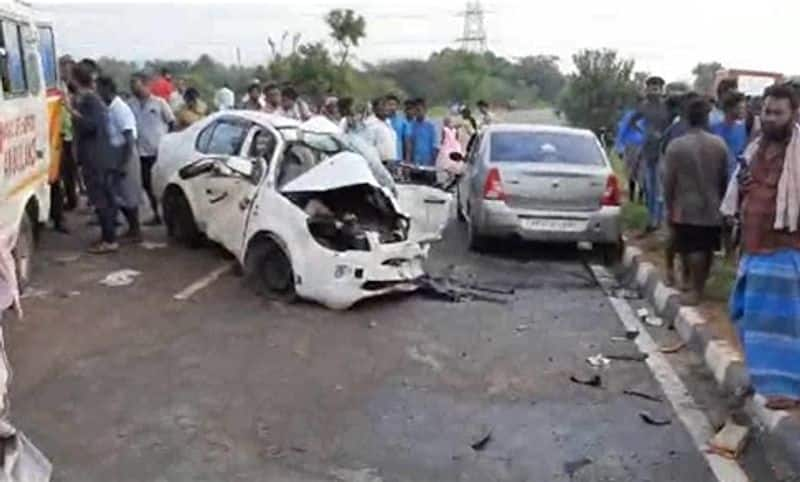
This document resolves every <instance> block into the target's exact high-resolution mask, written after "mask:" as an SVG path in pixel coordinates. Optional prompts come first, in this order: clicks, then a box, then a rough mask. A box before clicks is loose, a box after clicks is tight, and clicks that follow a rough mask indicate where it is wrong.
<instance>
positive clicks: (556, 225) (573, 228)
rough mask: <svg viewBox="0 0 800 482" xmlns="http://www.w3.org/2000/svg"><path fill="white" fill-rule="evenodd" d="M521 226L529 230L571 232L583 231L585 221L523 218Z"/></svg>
mask: <svg viewBox="0 0 800 482" xmlns="http://www.w3.org/2000/svg"><path fill="white" fill-rule="evenodd" d="M522 228H523V229H527V230H529V231H553V232H559V233H564V232H567V233H573V232H580V231H584V230H585V229H586V221H580V220H573V219H523V220H522Z"/></svg>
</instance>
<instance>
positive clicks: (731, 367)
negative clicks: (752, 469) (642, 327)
mask: <svg viewBox="0 0 800 482" xmlns="http://www.w3.org/2000/svg"><path fill="white" fill-rule="evenodd" d="M622 265H623V268H624V269H625V274H626V275H627V276H629V277H632V279H633V281H634V282H635V283H636V287H637V288H638V289H639V291H640V292H641V294H642V296H643V297H644V298H645V299H646V300H647V301H649V302H650V303H651V304H652V305H653V306H654V307H655V311H656V314H657V315H658V316H660V317H661V318H662V319H664V321H665V322H666V323H668V324H671V325H672V326H674V327H675V330H676V331H677V332H678V334H679V335H680V337H681V339H683V340H684V341H685V342H686V344H687V345H688V347H689V348H691V349H692V350H693V351H695V352H696V353H697V354H698V355H700V356H701V357H703V360H704V361H705V364H706V366H707V367H708V369H709V370H710V371H711V373H713V374H714V379H715V380H716V381H717V384H718V385H719V386H720V388H721V389H722V390H724V391H725V392H726V393H728V394H735V393H742V392H743V391H744V390H746V389H747V387H748V384H749V379H748V376H747V370H746V368H745V365H744V360H743V358H742V355H741V354H740V353H739V352H738V351H737V350H736V349H735V348H734V347H733V346H731V345H730V343H728V342H727V341H725V340H721V339H719V338H715V337H714V336H713V335H712V333H711V329H710V328H709V326H708V323H707V322H706V320H705V318H703V316H702V315H701V314H700V313H699V312H698V311H697V310H696V309H694V308H691V307H685V306H681V305H680V302H679V295H680V293H679V292H678V291H677V290H674V289H672V288H669V287H667V286H666V285H665V284H664V282H663V280H662V279H661V276H660V275H659V273H658V271H657V269H656V267H655V266H654V265H653V264H652V263H648V262H645V261H643V257H642V251H641V250H640V249H638V248H635V247H626V248H625V253H624V256H623V259H622ZM745 412H746V413H747V415H748V416H749V417H750V419H751V420H752V421H754V422H756V423H757V424H758V425H760V426H761V427H763V428H764V429H765V430H766V432H767V433H768V434H769V435H770V436H771V437H772V438H773V439H774V441H775V442H776V443H777V444H778V445H779V446H780V447H781V448H782V449H783V450H784V451H785V453H786V456H787V459H788V462H789V464H790V465H791V466H792V467H793V468H794V469H795V470H797V471H798V472H800V422H798V421H797V420H796V419H795V418H793V417H791V416H790V415H789V414H788V413H787V412H783V411H773V410H768V409H767V408H766V407H765V406H764V398H763V397H761V396H759V395H756V396H755V397H750V398H749V399H748V402H747V404H746V405H745Z"/></svg>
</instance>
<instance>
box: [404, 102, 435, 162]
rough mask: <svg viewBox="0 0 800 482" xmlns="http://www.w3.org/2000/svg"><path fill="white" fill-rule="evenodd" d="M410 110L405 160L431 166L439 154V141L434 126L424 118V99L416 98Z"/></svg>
mask: <svg viewBox="0 0 800 482" xmlns="http://www.w3.org/2000/svg"><path fill="white" fill-rule="evenodd" d="M412 112H413V114H414V116H413V118H414V120H413V121H412V122H411V124H410V126H409V136H408V140H407V141H406V161H408V162H411V163H414V164H416V165H417V166H424V167H433V166H434V165H436V156H437V155H438V154H439V142H438V136H437V135H436V126H435V125H433V122H431V121H429V120H428V119H426V118H425V114H426V106H425V99H417V100H416V101H415V102H414V108H413V111H412Z"/></svg>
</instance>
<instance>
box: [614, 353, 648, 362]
mask: <svg viewBox="0 0 800 482" xmlns="http://www.w3.org/2000/svg"><path fill="white" fill-rule="evenodd" d="M648 356H649V355H648V354H647V353H637V354H635V355H627V354H622V355H619V354H618V355H606V358H608V359H609V360H617V361H633V362H643V361H645V360H647V358H648Z"/></svg>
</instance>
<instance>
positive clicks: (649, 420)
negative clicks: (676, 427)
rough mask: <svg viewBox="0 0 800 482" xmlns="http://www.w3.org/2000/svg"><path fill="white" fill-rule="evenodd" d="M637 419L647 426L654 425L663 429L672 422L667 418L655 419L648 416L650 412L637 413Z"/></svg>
mask: <svg viewBox="0 0 800 482" xmlns="http://www.w3.org/2000/svg"><path fill="white" fill-rule="evenodd" d="M639 418H641V419H642V420H643V421H644V423H646V424H648V425H654V426H656V427H663V426H665V425H669V424H671V423H672V420H670V419H668V418H657V417H654V416H653V415H651V414H650V412H645V411H642V412H639Z"/></svg>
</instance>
